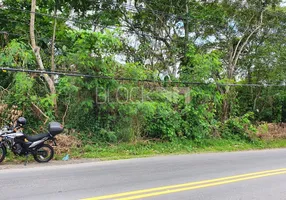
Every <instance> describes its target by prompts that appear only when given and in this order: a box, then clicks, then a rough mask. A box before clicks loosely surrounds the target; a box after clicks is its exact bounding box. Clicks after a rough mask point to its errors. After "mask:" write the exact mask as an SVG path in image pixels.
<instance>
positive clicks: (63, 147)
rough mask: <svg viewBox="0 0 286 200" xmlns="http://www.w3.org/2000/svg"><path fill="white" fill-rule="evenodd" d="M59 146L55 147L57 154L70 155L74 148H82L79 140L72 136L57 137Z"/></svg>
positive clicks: (62, 135)
mask: <svg viewBox="0 0 286 200" xmlns="http://www.w3.org/2000/svg"><path fill="white" fill-rule="evenodd" d="M56 143H57V146H56V147H54V150H55V153H56V154H70V153H71V150H72V148H79V147H81V145H82V144H81V142H80V141H79V139H77V138H76V137H74V136H72V135H66V134H59V135H57V136H56Z"/></svg>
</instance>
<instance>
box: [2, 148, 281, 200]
mask: <svg viewBox="0 0 286 200" xmlns="http://www.w3.org/2000/svg"><path fill="white" fill-rule="evenodd" d="M0 166H1V165H0ZM2 167H3V166H2ZM0 169H1V168H0ZM86 198H90V199H94V200H95V199H125V200H128V199H154V200H159V199H160V200H163V199H164V200H168V199H187V200H189V199H195V200H205V199H207V200H238V199H239V200H242V199H245V200H249V199H259V200H264V199H265V200H269V199H271V200H275V199H286V149H280V150H267V151H251V152H236V153H212V154H193V155H181V156H163V157H153V158H143V159H131V160H120V161H106V162H91V163H82V164H73V165H63V166H46V165H36V167H35V166H33V167H31V166H27V167H24V166H20V168H14V169H4V170H3V169H2V170H0V199H1V200H18V199H21V200H26V199H27V200H28V199H29V200H39V199H41V200H44V199H47V200H52V199H56V200H58V199H59V200H61V199H63V200H65V199H68V200H73V199H86Z"/></svg>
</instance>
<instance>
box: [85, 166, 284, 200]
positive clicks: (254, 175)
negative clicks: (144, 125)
mask: <svg viewBox="0 0 286 200" xmlns="http://www.w3.org/2000/svg"><path fill="white" fill-rule="evenodd" d="M283 173H286V168H282V169H276V170H267V171H261V172H254V173H248V174H242V175H236V176H228V177H224V178H217V179H211V180H205V181H197V182H190V183H184V184H178V185H170V186H163V187H157V188H150V189H143V190H137V191H131V192H124V193H118V194H111V195H105V196H99V197H92V198H87V199H83V200H103V199H114V198H118V197H125V196H131V195H139V194H142V193H149V192H156V193H160V194H161V193H162V192H168V191H162V192H158V191H161V190H169V191H173V190H170V189H175V188H180V189H176V190H182V189H185V188H186V187H189V186H194V185H200V186H195V187H196V188H197V187H198V188H200V187H202V185H201V184H207V185H210V186H212V185H213V184H217V185H219V184H218V183H217V182H218V181H222V182H224V183H222V182H219V183H222V184H226V183H231V182H236V181H235V180H239V181H241V180H248V179H253V178H259V177H265V176H272V175H276V174H283ZM243 177H247V178H244V179H243ZM229 179H234V180H229ZM226 180H229V181H226ZM213 182H216V183H213ZM208 183H212V184H208ZM183 187H184V188H183ZM205 187H209V186H205ZM192 188H193V187H192ZM196 188H194V189H196ZM183 191H184V190H183ZM152 194H154V193H152ZM160 194H159V195H160ZM143 195H148V194H143ZM149 195H150V194H149ZM140 196H141V195H140ZM134 197H135V196H134ZM130 198H131V197H130ZM140 198H142V197H140ZM123 199H127V198H123Z"/></svg>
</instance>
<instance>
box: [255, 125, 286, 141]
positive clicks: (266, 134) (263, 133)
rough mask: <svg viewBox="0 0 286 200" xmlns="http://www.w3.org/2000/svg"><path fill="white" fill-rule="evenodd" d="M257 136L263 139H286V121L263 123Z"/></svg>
mask: <svg viewBox="0 0 286 200" xmlns="http://www.w3.org/2000/svg"><path fill="white" fill-rule="evenodd" d="M257 136H258V137H259V138H261V139H263V140H274V139H286V123H264V124H261V125H260V126H259V127H258V134H257Z"/></svg>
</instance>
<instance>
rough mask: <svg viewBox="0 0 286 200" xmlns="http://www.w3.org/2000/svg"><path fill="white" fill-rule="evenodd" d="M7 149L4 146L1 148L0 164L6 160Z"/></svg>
mask: <svg viewBox="0 0 286 200" xmlns="http://www.w3.org/2000/svg"><path fill="white" fill-rule="evenodd" d="M6 153H7V152H6V148H5V147H4V146H1V147H0V163H1V162H2V161H3V160H4V159H5V157H6Z"/></svg>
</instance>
